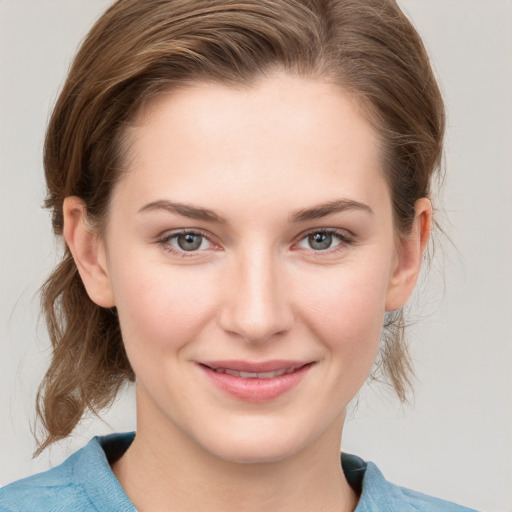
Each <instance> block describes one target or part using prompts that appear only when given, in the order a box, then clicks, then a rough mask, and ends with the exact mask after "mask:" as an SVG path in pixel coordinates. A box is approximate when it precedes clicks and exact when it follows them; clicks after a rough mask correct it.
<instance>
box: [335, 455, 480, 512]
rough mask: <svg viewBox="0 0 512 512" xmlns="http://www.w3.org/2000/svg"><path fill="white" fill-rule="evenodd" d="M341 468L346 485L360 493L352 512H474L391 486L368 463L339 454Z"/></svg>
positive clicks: (374, 466) (370, 463)
mask: <svg viewBox="0 0 512 512" xmlns="http://www.w3.org/2000/svg"><path fill="white" fill-rule="evenodd" d="M342 465H343V470H344V472H345V475H346V477H347V480H348V481H349V483H350V484H351V485H352V487H354V488H355V489H356V491H357V492H359V494H360V499H359V504H358V506H357V508H356V510H355V512H395V511H397V510H404V511H405V510H407V511H411V512H416V511H417V512H477V511H476V510H474V509H471V508H467V507H463V506H462V505H457V504H455V503H452V502H450V501H446V500H442V499H439V498H435V497H433V496H428V495H426V494H423V493H421V492H416V491H412V490H410V489H406V488H404V487H400V486H398V485H395V484H393V483H391V482H389V481H388V480H386V479H385V478H384V476H383V475H382V473H381V471H380V470H379V468H378V467H377V466H376V465H375V464H373V463H372V462H365V461H363V460H362V459H361V458H359V457H356V456H354V455H348V454H343V455H342Z"/></svg>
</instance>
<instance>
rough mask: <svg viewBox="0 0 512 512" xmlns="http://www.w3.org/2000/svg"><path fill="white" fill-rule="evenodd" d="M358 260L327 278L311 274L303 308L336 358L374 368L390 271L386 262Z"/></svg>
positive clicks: (314, 328)
mask: <svg viewBox="0 0 512 512" xmlns="http://www.w3.org/2000/svg"><path fill="white" fill-rule="evenodd" d="M357 263H358V264H357V265H356V264H354V265H347V266H345V267H342V268H339V269H337V270H336V271H334V272H333V271H329V272H328V273H326V275H325V278H324V279H322V278H321V275H318V273H317V274H316V275H315V276H310V278H309V279H308V280H307V281H306V286H304V288H303V292H302V297H303V298H302V303H303V304H304V308H303V311H305V312H306V313H305V316H306V318H307V323H308V326H309V328H310V330H312V331H313V332H315V333H316V336H317V337H318V338H319V339H321V340H323V342H324V344H325V345H327V346H328V348H329V351H330V353H331V355H332V356H333V357H337V356H340V355H341V357H343V359H344V360H345V361H346V362H348V360H350V359H352V358H354V359H359V360H361V361H366V362H367V363H366V365H369V367H371V364H372V363H373V359H374V357H375V355H376V352H377V349H378V345H379V342H380V335H381V331H382V326H383V321H384V314H385V300H386V292H387V285H388V278H387V276H388V272H387V267H386V266H385V265H377V264H374V265H371V264H370V262H368V264H367V265H364V264H361V263H362V261H361V260H359V261H358V262H357ZM319 283H323V284H322V285H321V286H319Z"/></svg>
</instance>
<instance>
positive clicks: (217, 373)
mask: <svg viewBox="0 0 512 512" xmlns="http://www.w3.org/2000/svg"><path fill="white" fill-rule="evenodd" d="M313 364H314V362H313V361H291V360H272V361H261V362H251V361H241V360H236V361H235V360H229V361H227V360H226V361H199V362H198V367H199V368H200V370H201V371H202V372H203V373H204V374H205V375H206V376H207V377H208V379H209V380H210V381H211V382H212V383H213V384H214V385H215V386H216V387H217V388H218V389H220V390H221V391H223V392H224V393H226V394H228V395H230V396H232V397H234V398H237V399H240V400H244V401H247V402H267V401H270V400H274V399H276V398H278V397H280V396H282V395H284V394H285V393H287V392H288V391H290V390H292V389H293V388H294V387H296V386H297V385H298V384H299V383H300V382H301V381H302V379H303V378H304V377H305V376H306V374H307V373H308V371H309V370H310V369H311V367H312V366H313ZM226 370H227V371H228V372H231V374H230V373H225V371H226ZM234 372H245V373H254V374H258V373H263V374H268V373H269V372H285V373H284V374H282V375H278V376H274V377H269V376H268V375H267V376H265V378H260V377H250V378H244V377H241V376H238V375H233V374H232V373H234Z"/></svg>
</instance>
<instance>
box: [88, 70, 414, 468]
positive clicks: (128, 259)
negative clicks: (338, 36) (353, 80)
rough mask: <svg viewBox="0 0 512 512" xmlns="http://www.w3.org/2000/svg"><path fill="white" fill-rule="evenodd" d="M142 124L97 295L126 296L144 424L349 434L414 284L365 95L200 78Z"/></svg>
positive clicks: (228, 449) (205, 444) (265, 445)
mask: <svg viewBox="0 0 512 512" xmlns="http://www.w3.org/2000/svg"><path fill="white" fill-rule="evenodd" d="M128 136H129V138H130V142H131V144H130V147H131V150H130V151H131V152H130V155H129V158H128V167H129V168H128V171H127V172H126V174H125V175H124V176H123V177H122V179H121V180H120V182H119V183H118V184H117V185H116V187H115V189H114V192H113V196H112V201H111V207H110V211H109V216H108V225H107V229H106V232H105V234H104V238H103V240H102V242H101V243H100V249H99V252H98V254H99V256H98V262H99V263H98V265H99V266H101V268H102V271H103V272H104V280H103V281H102V282H103V285H101V286H103V289H102V292H101V293H103V295H102V296H101V297H102V298H100V299H98V298H97V297H96V302H98V303H103V305H115V306H116V307H117V310H118V314H119V320H120V324H121V329H122V333H123V339H124V343H125V346H126V351H127V354H128V357H129V359H130V362H131V364H132V366H133V369H134V371H135V374H136V377H137V399H138V404H137V407H138V429H139V430H141V429H144V428H146V427H147V428H149V425H151V428H153V429H159V430H160V431H162V432H166V433H167V434H169V435H170V436H174V437H180V436H181V437H183V439H187V441H188V442H190V443H192V444H193V445H194V446H195V447H196V448H199V449H200V450H204V451H205V452H208V453H209V454H213V455H214V456H216V457H220V458H222V459H225V460H236V461H244V462H251V461H252V462H261V461H268V460H281V459H284V458H286V457H289V456H291V455H293V454H296V453H298V452H300V451H301V450H305V449H307V448H308V447H311V446H317V445H319V444H321V443H325V442H327V440H328V439H329V440H331V441H329V442H331V443H332V439H337V440H336V441H335V442H336V443H339V436H340V435H341V428H342V425H343V419H344V414H345V408H346V406H347V404H348V402H349V401H350V400H351V399H352V398H353V397H354V395H355V394H356V393H357V391H358V390H359V388H360V387H361V385H362V384H363V383H364V381H365V379H366V377H367V375H368V373H369V370H370V368H371V366H372V363H373V361H374V359H375V356H376V353H377V349H378V345H379V339H380V333H381V328H382V324H383V317H384V312H385V310H386V308H388V309H390V308H393V307H397V306H398V305H401V304H397V302H403V300H402V296H403V295H404V290H402V289H400V285H399V282H400V279H399V277H397V276H399V274H400V271H401V269H402V267H403V265H402V264H401V262H400V259H399V258H398V256H397V254H398V252H397V246H396V238H395V235H394V230H393V224H392V211H391V200H390V195H389V191H388V187H387V184H386V181H385V178H384V175H383V170H382V167H381V155H380V151H379V144H378V140H377V136H376V133H375V132H374V130H373V129H372V128H371V127H370V125H369V124H368V123H367V122H366V121H365V119H364V118H363V116H362V114H361V113H360V110H359V108H358V104H357V102H355V101H354V100H353V99H352V98H351V96H349V95H347V94H346V93H344V92H343V91H342V90H340V89H339V88H338V87H336V86H335V85H332V84H328V83H322V82H320V81H314V80H308V79H304V78H297V77H291V76H285V75H281V76H275V77H272V78H266V79H264V80H262V81H261V82H259V83H257V84H256V85H254V86H253V87H251V88H245V89H234V88H230V87H227V86H223V85H212V84H197V85H194V86H188V87H187V88H184V89H182V90H180V91H176V92H172V93H168V94H167V95H166V96H164V97H161V98H159V99H158V100H156V101H155V102H154V103H153V104H151V105H150V106H149V107H148V108H147V109H146V110H145V112H144V113H143V115H142V116H141V117H140V118H139V120H138V121H137V122H136V123H135V125H134V127H133V128H131V129H130V133H129V134H128ZM81 272H82V275H84V273H86V272H85V271H84V270H82V271H81ZM88 279H89V280H90V279H91V278H90V277H87V276H85V277H84V281H85V282H86V286H87V287H88V290H89V293H90V294H91V297H92V298H93V299H95V293H98V292H97V291H95V290H97V289H100V288H101V286H98V287H97V288H96V289H94V286H93V285H87V280H88ZM408 293H409V292H407V293H406V295H407V294H408ZM400 294H401V295H400ZM109 301H110V302H111V303H110V304H107V302H109Z"/></svg>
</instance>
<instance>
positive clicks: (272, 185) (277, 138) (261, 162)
mask: <svg viewBox="0 0 512 512" xmlns="http://www.w3.org/2000/svg"><path fill="white" fill-rule="evenodd" d="M127 140H128V141H129V143H128V144H127V147H128V148H129V150H128V152H129V155H128V158H127V162H128V165H127V167H128V172H127V173H126V174H127V176H126V177H125V178H123V179H122V180H121V187H120V188H121V189H122V188H123V182H131V184H132V185H133V187H134V188H135V189H136V190H137V194H138V195H139V196H142V195H144V196H148V197H147V199H148V200H150V199H154V197H149V196H154V194H155V193H156V189H158V190H160V191H162V193H163V192H164V191H168V192H169V193H172V194H174V195H175V194H179V193H186V194H188V197H189V198H190V199H193V198H194V197H197V198H200V199H203V198H204V196H205V194H207V193H210V199H211V196H212V195H216V196H218V197H222V198H224V199H227V198H230V197H231V199H233V198H235V197H245V198H247V196H248V195H249V194H248V192H252V196H251V197H252V198H253V199H254V197H255V196H257V195H258V194H259V195H262V194H261V193H262V192H264V191H265V192H266V193H270V192H271V191H273V190H274V189H276V190H279V189H280V190H281V193H282V191H283V190H288V191H289V194H292V195H293V196H294V197H297V199H300V198H301V197H303V198H304V199H305V200H306V199H308V200H311V201H315V200H317V199H318V200H319V201H322V200H324V199H325V198H324V197H319V198H315V197H313V196H314V195H315V190H317V191H319V194H320V195H325V192H326V191H329V190H331V191H332V188H333V187H336V188H337V189H338V193H336V192H334V191H333V194H334V195H336V196H341V195H353V196H359V197H353V199H356V200H364V201H368V200H369V197H363V196H371V194H372V187H373V185H374V184H375V183H376V182H380V181H382V179H383V176H382V169H381V167H382V165H381V160H382V159H381V151H380V144H379V140H378V136H377V134H376V132H375V130H374V128H373V127H372V126H371V125H370V123H368V122H367V121H366V119H365V117H364V116H363V113H362V108H361V105H360V104H359V103H358V101H357V100H356V99H354V97H353V96H352V95H350V94H348V93H346V92H344V91H343V90H342V89H341V88H340V87H339V86H337V85H335V84H332V83H329V82H326V81H320V80H313V79H306V78H301V77H296V76H289V75H277V76H272V77H268V78H265V79H262V80H260V81H259V82H257V83H255V84H254V85H253V86H251V87H243V88H242V87H232V86H226V85H221V84H212V83H197V84H193V85H189V86H186V87H183V88H181V89H178V90H175V91H171V92H168V93H166V94H164V95H162V96H160V97H158V98H157V99H155V100H154V101H152V102H150V103H149V104H148V105H146V107H145V108H144V109H143V110H142V111H141V113H140V115H139V116H138V118H137V120H136V122H135V123H134V124H133V126H132V127H131V128H130V129H129V133H128V139H127ZM373 188H375V187H373ZM261 199H262V200H263V199H264V198H263V197H262V198H261ZM274 199H275V198H274Z"/></svg>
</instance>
